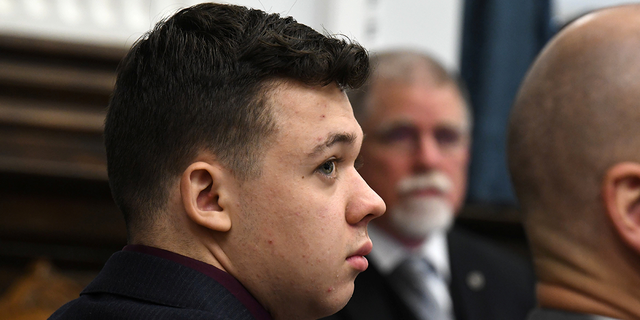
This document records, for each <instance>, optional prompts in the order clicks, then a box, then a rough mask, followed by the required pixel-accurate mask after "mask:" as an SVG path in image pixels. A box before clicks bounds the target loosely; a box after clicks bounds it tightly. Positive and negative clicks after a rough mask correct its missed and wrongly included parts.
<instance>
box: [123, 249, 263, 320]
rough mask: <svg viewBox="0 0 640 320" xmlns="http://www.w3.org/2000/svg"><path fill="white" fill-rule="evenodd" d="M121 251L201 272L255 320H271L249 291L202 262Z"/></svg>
mask: <svg viewBox="0 0 640 320" xmlns="http://www.w3.org/2000/svg"><path fill="white" fill-rule="evenodd" d="M122 251H131V252H139V253H144V254H149V255H152V256H156V257H158V258H162V259H166V260H170V261H173V262H176V263H179V264H181V265H183V266H185V267H188V268H191V269H193V270H196V271H198V272H201V273H203V274H205V275H207V276H209V277H211V278H212V279H214V280H215V281H216V282H218V283H220V284H221V285H222V286H224V287H225V288H226V289H227V290H229V292H231V294H232V295H233V296H234V297H236V299H238V300H239V301H240V302H241V303H242V304H243V305H244V306H245V307H246V308H247V310H249V312H250V313H251V315H252V316H253V317H254V318H256V319H257V320H272V318H271V315H270V314H269V312H267V310H266V309H265V308H264V307H263V306H262V305H261V304H260V303H259V302H258V300H256V298H254V297H253V296H252V295H251V293H249V291H247V289H246V288H245V287H244V286H243V285H242V284H241V283H240V281H238V280H237V279H236V278H234V277H233V276H232V275H230V274H228V273H226V272H224V271H222V270H220V269H218V268H216V267H214V266H212V265H210V264H207V263H204V262H202V261H198V260H196V259H193V258H189V257H186V256H183V255H181V254H177V253H175V252H171V251H167V250H164V249H159V248H154V247H149V246H144V245H136V244H130V245H127V246H125V247H124V248H123V249H122Z"/></svg>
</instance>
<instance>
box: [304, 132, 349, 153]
mask: <svg viewBox="0 0 640 320" xmlns="http://www.w3.org/2000/svg"><path fill="white" fill-rule="evenodd" d="M357 138H358V136H357V135H356V134H354V133H350V132H336V133H332V134H330V135H329V136H328V137H327V138H326V139H325V140H324V141H323V142H321V143H319V144H318V145H316V146H315V147H314V148H313V151H311V152H310V153H309V157H314V156H316V155H318V154H320V153H322V152H323V151H324V150H326V149H328V148H331V146H333V145H334V144H336V143H346V144H354V143H355V141H356V139H357Z"/></svg>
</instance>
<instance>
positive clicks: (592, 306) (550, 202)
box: [508, 5, 640, 319]
mask: <svg viewBox="0 0 640 320" xmlns="http://www.w3.org/2000/svg"><path fill="white" fill-rule="evenodd" d="M639 49H640V6H636V5H633V6H623V7H617V8H610V9H605V10H602V11H598V12H595V13H592V14H589V15H587V16H585V17H582V18H581V19H578V20H576V21H575V22H574V23H572V24H571V25H569V26H568V27H567V28H565V29H564V30H562V31H561V32H560V33H559V34H558V35H557V36H556V37H555V38H554V39H553V40H552V41H551V42H550V43H549V44H548V45H547V47H546V48H545V49H544V50H543V52H542V53H541V54H540V55H539V56H538V58H537V60H536V61H535V62H534V64H533V66H532V67H531V69H530V70H529V73H528V74H527V76H526V78H525V80H524V82H523V84H522V87H521V88H520V91H519V93H518V95H517V97H516V101H515V104H514V106H513V110H512V114H511V118H510V123H509V134H508V157H509V168H510V171H511V175H512V179H513V183H514V187H515V190H516V193H517V195H518V198H519V200H520V204H521V208H522V211H523V212H524V214H525V228H526V231H527V235H528V237H529V242H530V244H531V248H532V252H533V256H534V264H535V267H536V272H537V274H538V278H539V281H540V284H539V287H538V299H539V300H540V302H541V305H542V306H546V307H551V308H558V309H567V310H572V311H580V312H586V313H595V314H602V315H609V316H612V317H616V318H622V319H627V318H634V319H635V318H638V317H640V304H639V303H638V302H640V301H638V297H639V296H640V272H638V271H637V270H640V104H639V103H638V102H639V101H640V90H639V89H640V85H639V84H640V50H639Z"/></svg>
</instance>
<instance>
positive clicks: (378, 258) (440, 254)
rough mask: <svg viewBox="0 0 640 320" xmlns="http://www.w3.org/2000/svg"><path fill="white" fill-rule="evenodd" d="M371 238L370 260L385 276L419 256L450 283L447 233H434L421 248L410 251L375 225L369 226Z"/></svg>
mask: <svg viewBox="0 0 640 320" xmlns="http://www.w3.org/2000/svg"><path fill="white" fill-rule="evenodd" d="M368 231H369V238H371V242H373V249H372V250H371V253H370V254H369V256H368V257H369V258H370V259H371V260H372V261H373V262H374V263H375V264H376V266H377V267H378V269H379V270H380V272H381V273H382V274H384V275H387V274H390V273H391V272H392V271H393V270H394V269H395V268H396V267H397V266H398V265H399V264H400V263H401V262H402V261H404V260H405V259H406V258H407V257H408V256H409V255H411V254H417V255H420V256H422V257H424V258H425V259H427V261H428V262H429V263H431V265H432V266H433V267H434V268H435V269H436V272H438V274H439V275H440V276H441V277H443V278H444V279H446V280H447V281H449V279H450V275H451V271H450V269H449V251H448V250H447V235H446V232H445V231H436V232H434V233H432V234H431V235H430V236H429V237H428V238H427V239H426V240H425V241H424V242H423V243H422V244H421V245H420V246H418V247H417V248H412V249H409V248H407V247H405V246H403V245H402V243H400V242H399V241H398V240H396V239H395V238H394V237H393V236H391V235H389V234H388V233H387V232H385V231H384V230H382V229H380V228H378V227H376V226H375V225H374V224H373V223H370V224H369V226H368Z"/></svg>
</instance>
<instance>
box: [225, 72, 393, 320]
mask: <svg viewBox="0 0 640 320" xmlns="http://www.w3.org/2000/svg"><path fill="white" fill-rule="evenodd" d="M267 103H270V104H271V105H272V106H273V112H274V115H275V119H276V123H277V127H278V131H277V133H275V135H276V136H275V139H274V140H273V141H274V142H273V144H272V145H271V146H269V147H268V148H267V149H266V150H265V154H264V158H263V162H262V164H261V165H262V174H261V176H260V177H259V178H257V179H255V180H250V181H247V182H243V183H242V184H240V185H239V186H238V190H239V198H238V199H239V201H238V203H237V210H236V212H237V214H236V215H234V216H233V217H232V227H231V230H230V233H229V238H227V240H228V241H229V242H228V243H229V244H230V245H233V246H234V248H233V250H229V251H228V252H227V255H229V256H230V257H229V258H230V259H231V261H233V267H234V269H235V270H234V271H235V272H234V271H232V274H233V275H234V276H236V277H237V278H238V279H239V280H240V281H241V282H242V283H243V284H244V285H245V286H246V287H247V288H248V289H249V291H251V293H252V294H253V295H255V296H256V298H257V299H258V300H259V301H260V302H261V303H262V304H263V305H264V306H265V307H266V308H267V309H268V310H269V312H271V314H272V315H273V316H274V317H276V318H284V319H304V318H314V317H321V316H325V315H329V314H331V313H334V312H336V311H338V310H339V309H340V308H342V307H343V306H344V305H345V304H346V303H347V301H348V300H349V298H350V297H351V295H352V293H353V281H354V279H355V277H356V275H357V274H358V273H359V272H361V271H363V270H364V269H366V267H367V262H366V259H365V258H364V257H362V256H363V255H365V254H367V253H369V251H370V250H371V241H370V240H369V238H368V235H367V229H366V228H367V224H368V223H369V221H370V220H371V219H373V218H375V217H377V216H379V215H381V214H382V213H383V212H384V210H385V206H384V203H383V202H382V199H381V198H380V197H378V195H377V194H376V193H375V192H373V190H371V188H369V186H368V185H367V184H366V183H365V182H364V180H363V179H362V178H361V177H360V174H359V173H358V172H357V171H356V168H355V167H354V165H355V162H356V159H357V158H358V154H359V152H360V145H361V143H362V130H361V129H360V126H359V125H358V123H357V122H356V120H355V118H354V116H353V111H352V109H351V105H350V104H349V101H348V99H347V97H346V95H345V94H344V93H343V92H341V90H339V89H338V87H337V86H336V85H335V84H331V85H328V86H325V87H308V86H304V85H301V84H297V83H292V82H283V83H282V84H279V85H278V87H277V88H276V89H275V90H274V92H273V94H272V95H271V97H270V99H269V101H268V102H267Z"/></svg>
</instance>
